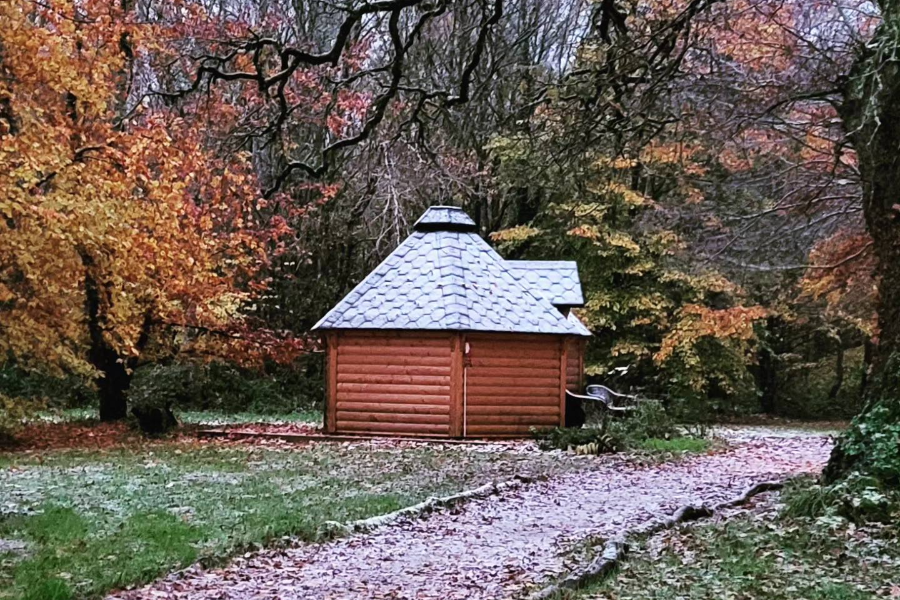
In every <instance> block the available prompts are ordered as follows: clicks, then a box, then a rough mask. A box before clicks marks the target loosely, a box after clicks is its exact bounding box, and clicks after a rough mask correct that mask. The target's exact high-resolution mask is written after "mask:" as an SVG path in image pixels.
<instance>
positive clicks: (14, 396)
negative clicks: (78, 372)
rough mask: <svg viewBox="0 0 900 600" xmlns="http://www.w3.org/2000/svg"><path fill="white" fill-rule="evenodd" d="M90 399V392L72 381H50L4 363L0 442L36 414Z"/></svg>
mask: <svg viewBox="0 0 900 600" xmlns="http://www.w3.org/2000/svg"><path fill="white" fill-rule="evenodd" d="M90 397H91V392H90V390H89V389H88V388H86V387H85V386H84V385H83V384H82V383H81V382H80V381H79V380H77V379H76V378H67V379H60V378H57V377H50V376H47V375H44V374H42V373H38V372H33V371H26V370H24V369H21V368H19V367H17V366H16V365H15V364H14V363H12V362H7V363H4V364H2V365H0V440H2V439H3V438H6V437H10V436H11V435H12V434H14V433H15V430H16V429H18V427H19V426H20V425H22V423H23V422H24V421H25V420H26V419H28V418H29V417H31V416H33V415H34V414H35V413H36V412H37V411H39V410H42V409H45V408H48V407H50V408H57V407H64V406H69V405H71V404H77V403H79V402H83V401H84V399H85V398H90Z"/></svg>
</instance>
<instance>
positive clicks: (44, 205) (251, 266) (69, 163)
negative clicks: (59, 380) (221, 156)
mask: <svg viewBox="0 0 900 600" xmlns="http://www.w3.org/2000/svg"><path fill="white" fill-rule="evenodd" d="M74 14H82V15H84V17H85V18H83V19H80V20H79V21H78V26H77V28H76V27H75V22H74V21H75V20H74V19H72V17H71V15H74ZM0 23H3V27H4V34H3V35H4V39H3V48H2V61H0V98H4V99H6V100H7V102H6V104H5V106H6V108H5V109H3V110H0V123H3V126H2V127H0V198H2V201H0V217H2V218H0V303H2V304H0V331H2V335H0V355H6V354H8V353H10V354H12V355H14V356H16V357H18V358H19V359H20V360H22V361H24V362H32V363H39V364H41V365H42V366H45V367H50V368H54V367H55V368H56V369H57V370H59V371H61V370H63V369H64V370H66V371H68V372H73V373H79V374H82V375H85V376H90V375H96V374H95V373H93V372H92V367H91V365H90V364H89V363H88V361H87V360H86V348H87V347H88V346H89V345H90V340H89V339H88V331H87V327H86V326H85V324H86V319H87V314H86V308H85V306H86V304H85V302H86V281H87V278H89V277H90V278H93V279H94V280H95V281H96V282H97V283H98V286H99V287H100V320H101V321H102V329H103V335H104V336H105V338H106V341H107V342H108V343H109V344H110V345H111V346H112V347H113V348H115V349H116V351H117V352H119V354H120V355H121V356H131V355H134V354H135V353H136V352H137V346H138V345H139V344H138V339H139V338H140V336H141V333H142V331H143V330H144V329H145V320H146V318H147V317H148V315H149V317H150V320H151V321H152V323H154V324H171V323H180V324H183V323H190V324H193V325H198V326H204V327H208V328H216V327H224V326H227V325H230V324H231V322H232V321H233V320H234V319H235V318H236V316H237V313H238V311H237V310H236V308H235V307H236V305H237V303H239V302H240V300H241V299H242V298H243V296H242V295H241V294H240V293H238V292H236V291H235V289H236V288H237V287H239V286H241V285H243V283H244V282H246V281H249V280H250V279H251V278H252V277H253V276H254V274H255V273H256V272H257V270H258V269H259V267H260V266H262V265H263V264H264V263H265V260H266V254H265V251H264V247H265V244H261V243H260V240H261V239H263V238H264V237H265V235H266V234H265V233H264V230H263V229H262V228H261V226H260V225H259V224H258V223H256V222H255V221H254V217H253V216H252V212H251V208H252V204H253V202H255V199H256V192H255V189H254V187H253V186H252V177H249V176H248V173H249V172H251V169H250V167H249V163H248V162H247V157H246V156H240V155H239V156H237V157H234V159H233V160H231V161H229V162H227V163H226V162H223V161H220V160H217V159H215V158H214V157H212V156H211V155H209V154H208V153H207V152H205V151H204V138H203V135H205V134H207V133H208V132H205V131H201V130H199V129H198V128H197V127H195V126H194V125H193V124H191V123H188V122H186V121H184V120H182V119H180V118H177V117H175V116H171V115H163V114H142V113H140V112H138V113H137V114H135V115H133V117H132V118H131V120H130V121H129V122H128V123H127V124H125V125H122V126H119V124H118V123H117V118H118V113H119V112H120V111H121V109H122V106H123V102H124V98H123V90H122V89H121V87H122V86H121V83H122V80H123V78H124V73H123V69H124V68H125V60H126V59H125V53H124V52H123V51H122V50H121V48H120V40H121V39H122V37H123V36H124V35H126V34H129V35H133V39H135V40H137V39H159V38H160V37H161V33H160V32H159V31H157V30H155V29H153V27H151V26H149V25H148V26H143V25H138V24H135V23H131V22H129V20H128V19H127V18H125V16H124V15H123V14H122V13H121V10H120V9H119V3H117V2H113V1H112V0H91V1H87V2H77V3H76V2H53V3H52V4H51V3H48V4H46V5H44V4H41V3H34V2H30V1H27V0H8V1H5V2H2V3H0ZM143 29H152V32H150V31H143Z"/></svg>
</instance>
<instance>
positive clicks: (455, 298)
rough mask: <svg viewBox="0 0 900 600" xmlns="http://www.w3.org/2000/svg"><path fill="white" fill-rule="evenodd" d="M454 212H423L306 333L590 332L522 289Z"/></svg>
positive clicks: (528, 289)
mask: <svg viewBox="0 0 900 600" xmlns="http://www.w3.org/2000/svg"><path fill="white" fill-rule="evenodd" d="M475 231H476V227H475V223H474V222H473V221H472V219H470V218H469V216H468V215H466V214H465V213H464V212H463V211H462V210H461V209H459V208H455V207H450V206H435V207H431V208H429V209H428V210H427V211H426V212H425V214H424V215H423V216H422V218H421V219H419V221H418V222H417V223H416V225H415V227H414V231H413V233H412V235H410V236H409V237H408V238H407V239H406V240H405V241H404V242H403V243H402V244H400V245H399V246H398V247H397V249H396V250H394V251H393V252H392V253H391V254H390V255H389V256H388V257H387V258H386V259H385V260H384V262H382V263H381V264H380V265H379V266H378V267H376V268H375V270H374V271H372V272H371V273H370V274H369V275H368V276H367V277H366V278H365V279H363V281H362V282H361V283H360V284H359V285H357V286H356V287H355V288H354V289H353V290H352V291H351V292H350V293H349V294H347V296H346V297H345V298H344V299H343V300H341V301H340V302H339V303H338V304H337V306H335V307H334V308H333V309H331V311H329V312H328V314H326V315H325V316H324V317H322V320H320V321H319V322H318V323H317V324H316V325H315V327H313V329H429V330H454V331H496V332H520V333H554V334H566V335H589V333H587V330H586V329H585V328H584V326H583V325H582V326H580V327H579V324H576V323H575V322H573V321H570V320H568V319H567V318H566V317H565V316H564V315H563V314H561V313H560V312H559V310H557V309H556V308H555V307H554V306H553V304H552V303H551V302H550V300H548V299H547V298H545V297H544V295H543V294H541V293H538V292H536V291H534V290H533V289H531V287H530V286H529V285H523V284H522V283H521V282H520V277H518V276H516V275H515V274H513V273H512V271H511V270H510V269H509V263H507V262H506V261H505V260H503V258H502V257H501V256H500V255H499V254H497V253H496V252H495V251H494V249H493V248H491V247H490V246H489V245H488V244H487V243H486V242H485V241H484V240H483V239H481V236H479V235H478V234H477V233H476V232H475Z"/></svg>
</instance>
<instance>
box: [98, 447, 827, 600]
mask: <svg viewBox="0 0 900 600" xmlns="http://www.w3.org/2000/svg"><path fill="white" fill-rule="evenodd" d="M735 437H736V438H737V441H736V446H735V447H734V448H732V449H730V450H728V451H726V452H722V453H719V454H713V455H708V456H697V457H692V458H690V459H687V460H683V461H680V462H677V463H669V464H662V465H656V466H652V467H639V466H633V465H628V464H626V463H625V462H623V461H622V460H620V459H615V458H606V459H599V460H597V467H596V469H592V470H588V471H586V472H581V473H577V474H573V475H567V476H563V477H560V478H557V479H553V480H551V481H548V482H544V483H538V484H533V485H529V486H525V487H523V488H521V489H519V490H517V491H515V492H512V493H508V494H504V495H502V496H493V497H490V498H486V499H481V500H475V501H472V502H468V503H466V504H465V505H463V506H460V507H456V508H453V509H448V510H444V511H441V512H438V513H435V514H434V515H432V516H430V517H429V518H425V519H419V520H412V521H409V522H404V523H400V524H395V525H392V526H387V527H383V528H381V529H379V530H376V531H374V532H371V533H369V534H365V535H355V536H351V537H348V538H344V539H340V540H337V541H334V542H331V543H327V544H307V545H303V546H299V547H296V548H292V549H288V550H284V551H277V552H276V551H269V552H262V553H259V554H256V555H253V556H250V557H248V558H242V559H238V560H237V561H235V562H234V563H232V564H231V565H230V566H229V567H227V568H224V569H218V570H213V571H200V572H197V573H191V574H188V575H186V576H184V577H181V578H179V577H170V578H169V579H165V580H162V581H160V582H157V583H156V584H153V585H151V586H149V587H147V588H143V589H140V590H134V591H128V592H121V593H120V594H119V595H118V596H115V597H117V598H120V599H127V600H138V599H141V600H143V599H147V598H185V599H187V598H190V599H192V600H206V599H213V598H215V599H217V600H218V599H235V600H236V599H242V600H247V599H262V598H267V599H268V598H305V599H337V598H340V599H342V600H344V599H346V600H351V599H354V600H355V599H370V598H371V599H374V598H379V599H381V598H392V599H416V600H419V599H435V600H436V599H441V600H449V599H463V598H466V599H488V598H490V599H498V598H509V597H512V596H515V595H518V594H521V593H522V592H523V590H524V589H525V588H527V587H528V586H530V585H532V584H535V583H539V582H541V581H544V580H546V579H547V578H549V577H551V576H553V575H556V574H559V573H560V572H561V571H563V570H564V568H565V565H564V560H563V559H564V557H563V556H562V554H563V553H564V552H565V551H567V550H569V549H571V548H572V546H573V545H574V544H575V543H577V542H578V541H579V540H583V539H584V538H585V537H586V536H593V535H601V536H607V535H613V534H616V533H618V532H620V531H621V530H623V529H624V528H629V527H633V526H635V525H639V524H641V523H643V522H645V521H647V520H648V519H653V518H656V517H658V516H661V515H663V514H670V513H671V512H673V511H674V510H675V509H676V508H678V507H679V506H681V505H683V504H686V503H689V502H692V503H699V502H717V501H722V500H728V499H730V498H733V497H734V496H736V495H738V494H739V493H740V492H741V491H743V489H744V488H746V487H747V486H748V485H750V484H752V483H755V482H758V481H760V480H764V479H771V478H778V479H780V478H784V477H786V476H789V475H793V474H798V473H817V472H818V471H819V470H820V469H821V468H822V466H823V465H824V463H825V461H826V460H827V458H828V453H829V451H830V448H831V442H830V440H829V439H828V438H827V437H824V436H822V435H816V434H811V433H804V432H799V431H798V432H795V435H793V436H785V435H781V434H779V435H775V434H773V433H772V432H771V431H767V430H759V431H758V432H756V433H754V434H750V435H748V434H747V432H746V430H745V431H743V432H742V434H741V435H740V436H739V437H738V436H735Z"/></svg>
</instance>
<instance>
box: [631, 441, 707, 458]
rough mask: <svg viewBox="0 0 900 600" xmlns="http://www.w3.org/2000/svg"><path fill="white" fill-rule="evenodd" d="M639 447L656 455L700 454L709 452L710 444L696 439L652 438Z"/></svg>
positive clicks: (641, 443)
mask: <svg viewBox="0 0 900 600" xmlns="http://www.w3.org/2000/svg"><path fill="white" fill-rule="evenodd" d="M638 447H639V448H640V449H642V450H647V451H649V452H653V453H655V454H700V453H702V452H706V451H707V450H709V448H710V443H709V440H705V439H702V438H695V437H677V438H671V439H660V438H650V439H646V440H643V441H642V442H640V444H638Z"/></svg>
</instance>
